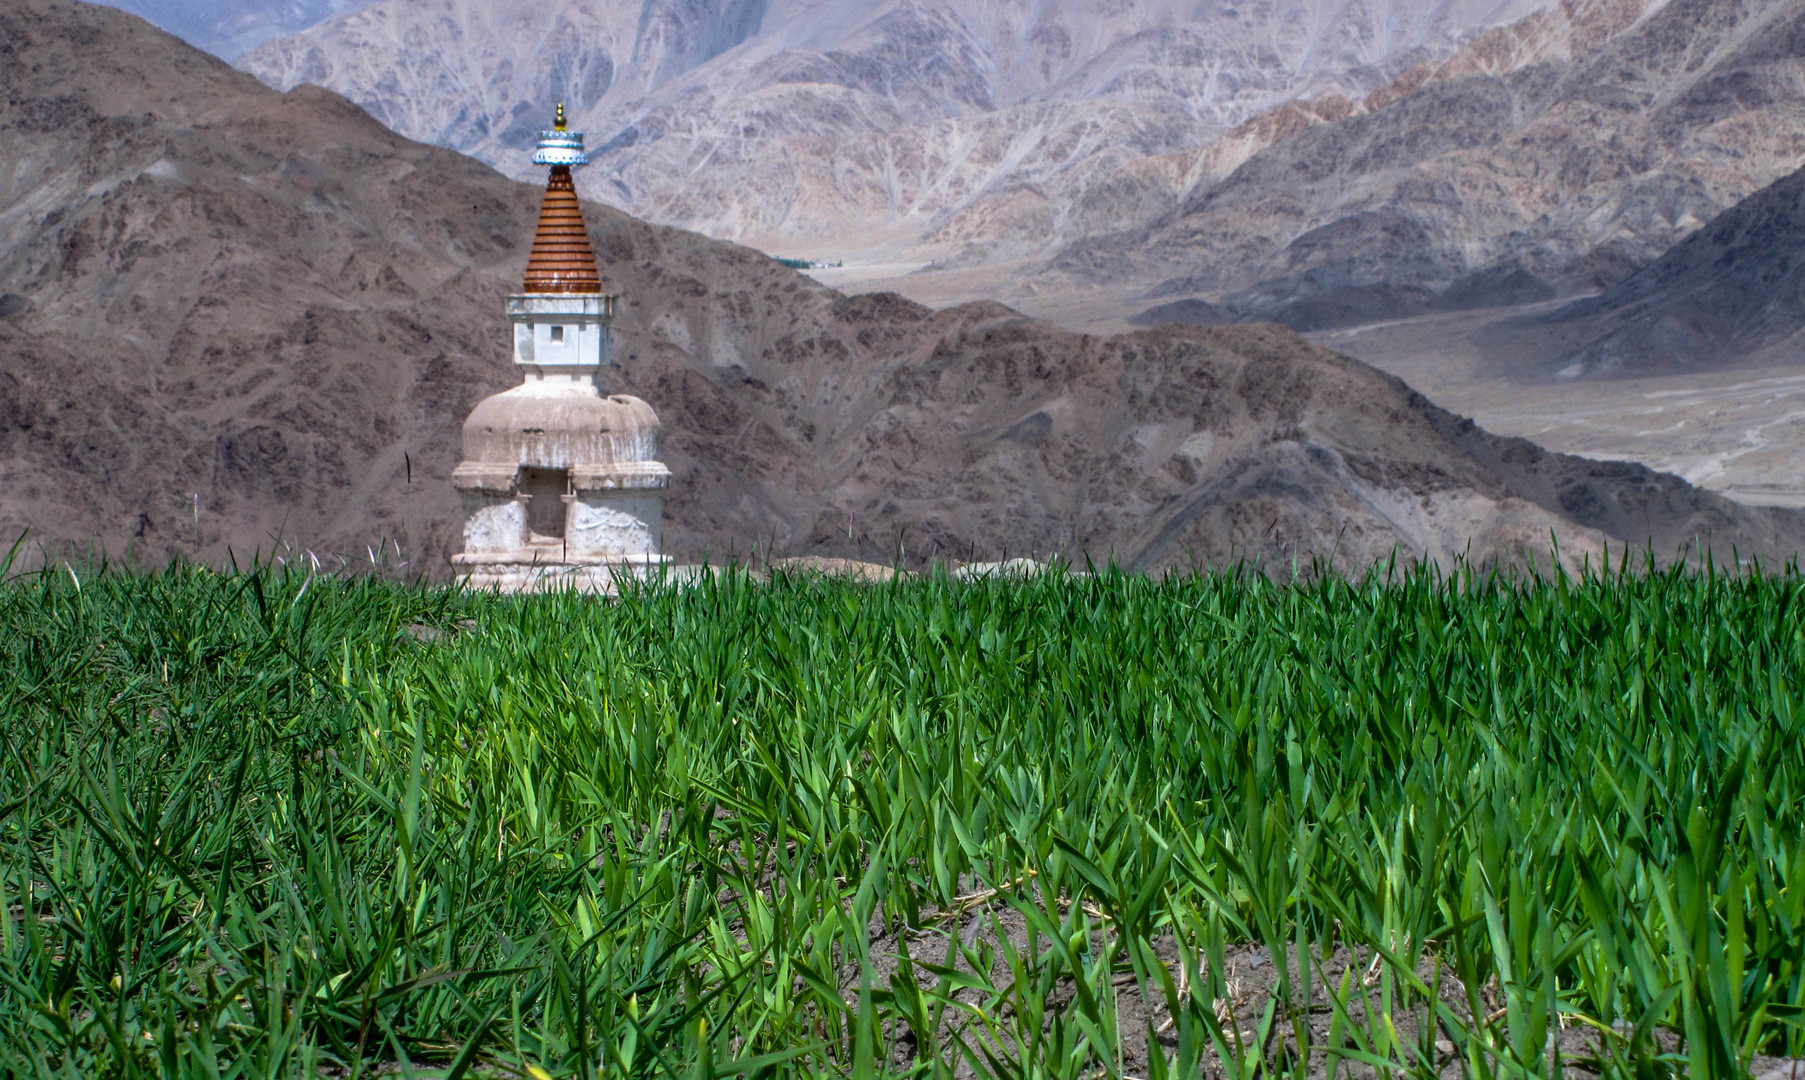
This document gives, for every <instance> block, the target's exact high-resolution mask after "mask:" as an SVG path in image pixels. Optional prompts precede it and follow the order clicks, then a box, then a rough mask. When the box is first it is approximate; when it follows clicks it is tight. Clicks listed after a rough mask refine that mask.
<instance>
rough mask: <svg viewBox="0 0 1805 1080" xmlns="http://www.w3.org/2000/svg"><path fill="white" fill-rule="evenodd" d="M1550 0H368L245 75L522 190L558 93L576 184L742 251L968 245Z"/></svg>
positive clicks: (1107, 215)
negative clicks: (386, 128) (505, 178)
mask: <svg viewBox="0 0 1805 1080" xmlns="http://www.w3.org/2000/svg"><path fill="white" fill-rule="evenodd" d="M1547 3H1548V0H1246V2H1238V3H1233V4H1221V3H1213V2H1207V0H1115V2H1110V3H1097V2H1094V0H985V2H981V3H968V2H963V0H646V2H643V3H642V2H641V0H547V2H545V3H536V4H531V5H521V4H515V3H508V2H504V0H380V2H378V3H375V4H373V5H372V6H370V7H369V8H367V9H365V10H361V11H357V12H355V13H352V14H347V15H345V16H342V17H339V18H336V19H332V20H329V21H327V22H325V23H322V24H321V25H319V26H317V27H314V28H312V29H309V30H307V31H305V32H302V33H298V34H295V35H292V36H290V37H286V38H283V39H280V40H276V41H272V42H270V43H268V44H267V45H265V46H263V47H262V48H259V49H257V50H256V51H255V52H253V53H251V54H249V55H247V56H245V57H244V58H243V59H242V66H244V67H245V69H246V70H249V71H252V72H254V73H255V74H257V75H258V76H259V77H261V78H263V79H265V80H266V81H268V82H269V83H270V84H271V85H273V86H276V87H278V88H280V89H288V88H290V87H293V86H295V85H297V84H300V83H303V82H312V83H318V84H320V85H323V86H327V87H329V88H331V89H333V90H336V91H338V92H340V93H342V94H344V95H345V96H347V97H349V98H350V99H351V100H353V101H355V102H357V103H358V104H360V105H362V106H364V107H365V108H366V109H368V110H369V111H370V112H371V114H372V115H374V116H376V117H377V118H378V119H380V120H382V121H383V122H385V123H387V124H389V125H390V126H392V127H394V128H395V129H396V130H397V131H400V132H402V133H404V134H406V135H409V136H412V137H414V138H418V139H424V140H427V141H431V142H437V143H440V144H441V145H446V146H451V147H453V148H456V149H459V150H463V151H465V152H467V153H470V154H473V155H474V156H476V157H478V158H481V159H483V160H485V161H489V162H491V163H493V164H495V165H497V167H499V168H501V169H503V170H504V171H508V172H510V173H513V174H514V175H516V176H517V177H521V178H524V177H525V176H526V173H525V171H524V167H523V166H522V164H521V162H522V161H523V159H522V158H521V157H520V156H519V155H518V154H516V153H515V151H516V150H518V149H520V148H522V147H524V146H526V145H528V143H529V142H530V139H531V137H532V128H533V126H534V125H536V124H539V123H542V122H543V120H542V118H543V117H544V116H546V115H547V114H548V113H549V111H550V109H551V107H552V106H553V104H554V103H555V102H557V101H559V100H565V101H568V102H570V103H571V104H572V105H573V107H574V110H575V111H574V116H575V118H576V120H577V122H578V126H580V127H586V128H587V129H588V130H589V131H590V132H591V133H592V134H593V135H594V136H595V145H596V146H597V148H598V149H597V152H596V153H595V154H594V155H593V158H594V161H595V166H594V167H593V168H592V169H591V170H590V171H589V172H588V173H587V174H585V176H584V177H583V178H581V179H580V180H579V183H580V185H581V190H582V192H583V194H584V195H585V196H586V197H591V198H596V199H600V200H602V201H605V202H608V203H610V204H612V205H615V206H618V207H620V208H622V209H625V210H627V211H629V212H631V213H634V214H637V215H639V216H642V217H646V218H650V219H652V220H656V221H659V222H662V223H666V224H675V225H681V226H683V227H685V228H693V229H699V230H701V231H704V232H707V233H710V234H711V235H715V236H719V237H724V238H730V239H751V240H759V241H762V242H765V243H767V244H775V245H786V244H787V245H797V244H801V245H807V246H809V247H810V248H812V249H814V250H818V251H829V250H833V249H834V247H835V246H839V247H841V248H848V247H850V248H864V247H867V246H868V245H870V244H871V243H872V242H873V240H874V238H875V239H885V238H889V239H892V240H894V241H895V242H896V243H897V244H898V245H900V246H902V247H911V246H914V245H917V244H921V243H931V244H936V245H939V246H941V247H950V248H955V249H957V248H966V249H970V251H971V253H972V254H973V256H974V257H976V255H977V254H978V253H982V252H988V253H990V254H991V255H997V254H1007V253H1011V252H1020V251H1045V250H1047V247H1048V245H1049V244H1050V243H1053V242H1055V240H1056V238H1057V239H1066V240H1069V239H1071V238H1074V237H1077V236H1080V235H1085V234H1087V233H1089V232H1094V231H1097V230H1100V229H1113V228H1120V227H1122V226H1123V225H1124V224H1129V223H1134V222H1138V221H1141V220H1144V219H1145V218H1146V217H1147V216H1148V215H1150V214H1155V213H1159V212H1162V211H1165V210H1169V209H1171V208H1172V207H1173V206H1175V205H1176V203H1177V200H1178V197H1179V195H1180V194H1182V191H1183V188H1184V185H1185V183H1186V175H1187V173H1188V170H1189V167H1190V166H1189V164H1188V163H1187V162H1186V161H1185V160H1183V158H1184V156H1185V155H1189V154H1193V153H1194V152H1195V151H1197V150H1198V149H1199V148H1201V147H1203V146H1205V145H1208V144H1209V143H1211V142H1213V141H1214V140H1215V139H1216V138H1217V137H1218V136H1220V135H1221V134H1223V133H1224V132H1226V131H1228V130H1229V129H1231V128H1232V127H1234V126H1235V125H1236V124H1239V123H1241V122H1242V121H1243V120H1245V119H1247V118H1248V117H1250V116H1253V115H1255V114H1257V113H1259V112H1261V111H1263V110H1266V109H1268V108H1271V107H1272V106H1274V105H1276V104H1278V103H1280V102H1284V101H1289V100H1292V99H1295V98H1298V97H1316V96H1321V95H1325V94H1336V95H1344V96H1347V95H1351V96H1362V95H1364V94H1366V93H1367V92H1369V91H1371V90H1373V89H1375V88H1377V87H1380V86H1383V85H1385V84H1386V83H1387V82H1389V81H1390V80H1391V79H1392V78H1393V77H1394V76H1396V75H1397V74H1398V73H1400V72H1402V71H1404V70H1406V69H1407V68H1409V67H1410V66H1411V65H1412V64H1413V63H1416V62H1417V61H1419V60H1422V59H1424V58H1426V57H1439V56H1445V55H1446V54H1447V53H1449V52H1450V51H1452V50H1453V49H1454V48H1455V46H1456V44H1457V42H1458V41H1459V40H1460V39H1461V37H1462V35H1464V34H1467V33H1469V32H1470V31H1473V30H1475V29H1477V28H1483V27H1487V26H1492V25H1496V24H1500V23H1504V22H1509V21H1511V20H1513V19H1517V18H1520V17H1521V16H1523V15H1524V14H1527V13H1528V12H1530V11H1533V10H1536V9H1537V8H1540V7H1544V6H1546V5H1547ZM1173 155H1177V156H1173Z"/></svg>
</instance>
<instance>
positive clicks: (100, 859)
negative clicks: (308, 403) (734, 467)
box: [0, 568, 1805, 1080]
mask: <svg viewBox="0 0 1805 1080" xmlns="http://www.w3.org/2000/svg"><path fill="white" fill-rule="evenodd" d="M1802 691H1805V579H1801V578H1800V577H1799V576H1798V575H1796V574H1791V573H1786V574H1777V575H1766V576H1755V575H1725V574H1723V573H1721V572H1718V573H1709V572H1661V573H1651V572H1644V573H1635V572H1631V573H1628V574H1616V573H1613V574H1608V575H1605V576H1603V577H1593V578H1590V579H1587V580H1583V581H1581V580H1547V581H1528V580H1518V581H1516V582H1514V583H1513V582H1503V581H1496V580H1488V579H1485V578H1476V577H1473V576H1471V575H1457V576H1456V578H1455V579H1453V580H1447V579H1444V578H1441V577H1438V576H1435V575H1433V574H1425V573H1408V574H1407V573H1402V572H1400V573H1397V574H1394V575H1393V576H1392V579H1391V580H1390V581H1389V583H1388V582H1387V581H1386V580H1385V579H1384V578H1383V577H1382V576H1381V577H1374V578H1371V579H1369V580H1367V581H1365V582H1358V583H1352V584H1349V583H1345V582H1339V581H1334V580H1329V581H1319V582H1313V583H1309V584H1299V585H1278V584H1271V583H1268V582H1267V581H1265V580H1264V579H1259V578H1250V577H1247V576H1240V577H1236V576H1214V577H1209V576H1205V577H1193V578H1187V579H1172V580H1164V581H1154V580H1149V579H1147V578H1144V577H1134V576H1122V575H1117V574H1113V573H1103V574H1098V575H1097V576H1094V577H1073V578H1070V579H1067V578H1064V577H1043V578H1038V579H1030V580H1026V581H1014V582H1010V581H980V582H976V583H960V582H957V581H952V580H948V579H946V578H944V577H929V578H921V579H912V580H903V581H898V582H894V583H889V584H883V585H857V584H850V583H845V582H836V581H828V580H823V579H820V578H818V577H785V576H779V577H777V578H775V579H774V580H770V581H757V580H751V579H748V578H747V577H745V576H743V575H730V576H726V577H722V578H719V579H716V580H713V581H705V582H703V583H700V584H697V585H694V586H692V587H688V588H683V589H677V588H654V589H648V590H646V591H645V592H643V593H642V594H640V595H635V596H630V597H627V598H625V599H623V600H621V601H619V602H616V603H602V602H597V601H594V600H587V599H582V598H577V597H570V596H561V597H560V596H546V597H537V598H511V599H510V598H497V597H492V596H482V595H472V594H470V593H467V592H459V591H457V590H454V589H438V588H409V587H405V586H402V585H397V584H392V583H384V582H382V581H378V580H374V579H371V578H364V579H354V578H352V579H339V578H333V577H331V576H317V575H316V576H308V575H303V574H300V573H294V572H287V571H272V570H267V569H266V570H262V571H258V572H254V573H239V574H230V575H222V574H215V573H211V572H208V571H205V570H196V569H176V570H171V571H168V572H163V573H158V574H134V573H121V572H111V573H105V574H100V575H93V574H83V573H82V572H81V571H80V570H79V569H78V570H76V571H75V572H74V573H71V572H69V571H68V570H67V569H65V568H58V569H57V570H56V571H55V572H53V573H44V574H38V575H27V576H15V577H13V578H12V579H11V580H10V581H9V582H8V583H7V584H5V585H4V586H0V1073H5V1074H7V1075H13V1076H20V1077H39V1076H42V1077H51V1076H56V1077H84V1078H85V1077H99V1076H111V1077H127V1076H171V1077H175V1076H183V1077H188V1076H191V1077H223V1078H230V1077H299V1076H315V1075H325V1076H352V1075H365V1076H371V1075H389V1076H408V1075H429V1076H452V1077H477V1076H481V1077H506V1076H513V1077H533V1078H536V1080H545V1078H546V1077H586V1078H593V1077H616V1076H647V1077H673V1078H674V1077H690V1076H695V1077H708V1076H716V1077H725V1076H731V1075H793V1074H815V1075H829V1076H845V1077H849V1078H864V1077H875V1076H880V1075H890V1076H902V1075H908V1076H918V1077H943V1076H944V1077H951V1076H973V1075H976V1076H994V1077H1009V1078H1015V1077H1022V1078H1026V1077H1063V1078H1071V1080H1079V1078H1083V1080H1104V1078H1116V1077H1134V1078H1137V1080H1150V1078H1166V1077H1194V1076H1199V1075H1204V1076H1233V1077H1244V1078H1246V1077H1255V1076H1263V1077H1276V1076H1326V1075H1337V1076H1389V1077H1430V1076H1476V1077H1490V1076H1497V1077H1523V1076H1535V1077H1552V1076H1562V1075H1565V1076H1592V1075H1601V1074H1602V1075H1609V1076H1621V1077H1658V1076H1691V1077H1713V1078H1715V1077H1738V1076H1744V1075H1749V1074H1751V1073H1752V1072H1753V1073H1759V1072H1760V1071H1761V1070H1766V1069H1771V1068H1774V1067H1775V1065H1776V1062H1775V1059H1781V1060H1782V1061H1784V1060H1785V1059H1798V1058H1801V1057H1805V1026H1802V1025H1805V1015H1802V1008H1801V1007H1802V1006H1805V974H1802V972H1801V966H1802V954H1805V805H1802V802H1801V800H1802V798H1805V701H1802V699H1801V694H1802ZM1801 1075H1805V1073H1802V1074H1801Z"/></svg>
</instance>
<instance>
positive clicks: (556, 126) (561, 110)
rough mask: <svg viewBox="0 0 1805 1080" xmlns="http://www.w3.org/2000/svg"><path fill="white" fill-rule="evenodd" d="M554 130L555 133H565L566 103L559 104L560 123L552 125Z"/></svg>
mask: <svg viewBox="0 0 1805 1080" xmlns="http://www.w3.org/2000/svg"><path fill="white" fill-rule="evenodd" d="M552 130H553V131H563V130H564V103H563V102H562V101H560V102H558V121H557V123H555V124H553V125H552Z"/></svg>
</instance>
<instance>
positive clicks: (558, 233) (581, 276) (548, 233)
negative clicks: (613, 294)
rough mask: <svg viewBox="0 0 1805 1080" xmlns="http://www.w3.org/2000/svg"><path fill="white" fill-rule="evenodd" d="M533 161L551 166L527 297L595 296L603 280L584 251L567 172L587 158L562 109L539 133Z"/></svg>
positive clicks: (583, 230) (578, 207)
mask: <svg viewBox="0 0 1805 1080" xmlns="http://www.w3.org/2000/svg"><path fill="white" fill-rule="evenodd" d="M533 160H534V161H535V162H538V163H540V164H546V165H550V166H551V167H552V175H551V179H550V180H549V181H548V182H547V183H546V185H545V201H544V202H542V203H540V205H539V231H538V232H536V233H534V234H533V253H532V255H531V256H529V257H528V258H527V262H526V291H527V292H529V293H599V292H601V291H602V276H601V274H600V273H598V272H597V271H596V267H595V249H593V248H591V247H590V246H589V230H588V228H587V227H585V226H584V224H583V206H582V204H581V203H579V202H578V201H577V187H576V184H575V183H573V182H572V181H571V177H570V167H571V166H572V165H581V164H583V163H584V162H586V161H588V160H589V159H588V158H587V157H586V156H585V155H584V153H583V136H582V135H581V134H579V133H573V132H569V131H567V130H566V129H565V124H564V106H563V105H562V104H559V106H558V118H557V121H556V123H555V124H554V125H553V127H552V130H550V131H542V132H540V133H539V152H538V153H536V154H534V155H533Z"/></svg>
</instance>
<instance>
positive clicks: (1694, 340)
mask: <svg viewBox="0 0 1805 1080" xmlns="http://www.w3.org/2000/svg"><path fill="white" fill-rule="evenodd" d="M1483 339H1484V340H1485V342H1486V343H1487V344H1488V345H1489V346H1490V347H1491V349H1492V351H1493V352H1494V354H1495V357H1496V362H1498V363H1501V364H1504V365H1506V366H1508V367H1511V368H1513V369H1516V370H1519V371H1536V372H1540V373H1544V374H1552V375H1554V376H1555V377H1557V378H1567V379H1574V378H1599V377H1609V376H1613V375H1650V374H1665V373H1670V372H1675V371H1687V370H1700V369H1711V368H1721V367H1735V366H1748V365H1756V364H1763V363H1770V364H1771V363H1775V362H1786V363H1796V362H1797V361H1798V360H1799V357H1800V355H1801V351H1802V350H1805V169H1801V170H1799V171H1797V172H1793V173H1790V174H1788V175H1787V176H1784V177H1782V178H1781V179H1780V180H1778V181H1776V182H1774V183H1773V184H1770V185H1769V186H1768V187H1766V188H1763V189H1762V190H1760V191H1758V192H1756V193H1755V194H1753V195H1751V196H1749V197H1748V198H1747V199H1744V200H1743V201H1742V202H1740V203H1738V204H1737V205H1735V206H1733V207H1731V208H1730V209H1728V210H1725V211H1724V212H1723V213H1721V214H1719V215H1718V216H1717V217H1715V218H1713V219H1712V220H1711V222H1710V224H1708V225H1706V226H1705V227H1704V228H1702V229H1700V230H1699V231H1697V232H1695V233H1693V234H1692V235H1691V236H1689V237H1687V238H1686V239H1685V240H1684V241H1682V242H1681V243H1679V244H1678V245H1676V246H1675V247H1674V248H1673V249H1672V250H1670V251H1668V252H1667V253H1666V254H1665V255H1662V256H1661V258H1659V259H1658V260H1656V261H1655V262H1654V263H1652V264H1650V265H1648V266H1646V267H1644V268H1643V269H1641V270H1640V271H1638V272H1636V273H1635V274H1633V275H1631V276H1630V277H1629V278H1628V279H1626V280H1625V281H1623V282H1622V283H1620V284H1618V285H1617V286H1615V287H1614V288H1611V289H1609V290H1607V291H1606V292H1604V293H1602V294H1600V295H1598V296H1594V297H1589V298H1587V299H1584V300H1580V301H1577V302H1575V303H1573V304H1569V305H1568V306H1566V307H1564V308H1562V309H1560V310H1559V311H1557V312H1555V313H1554V314H1552V315H1549V316H1546V317H1544V318H1540V319H1519V320H1512V321H1511V322H1508V323H1505V324H1501V325H1498V326H1494V327H1491V328H1488V330H1487V331H1486V332H1485V333H1484V335H1483Z"/></svg>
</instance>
